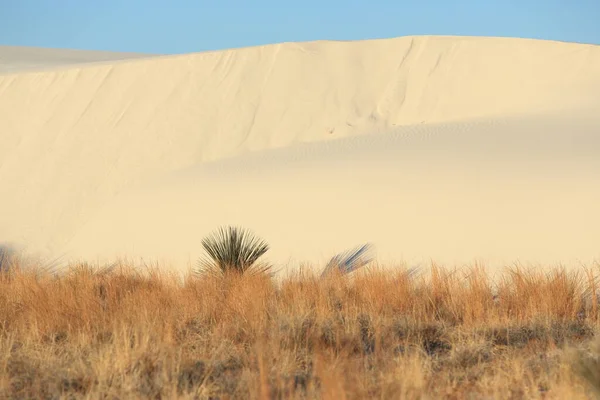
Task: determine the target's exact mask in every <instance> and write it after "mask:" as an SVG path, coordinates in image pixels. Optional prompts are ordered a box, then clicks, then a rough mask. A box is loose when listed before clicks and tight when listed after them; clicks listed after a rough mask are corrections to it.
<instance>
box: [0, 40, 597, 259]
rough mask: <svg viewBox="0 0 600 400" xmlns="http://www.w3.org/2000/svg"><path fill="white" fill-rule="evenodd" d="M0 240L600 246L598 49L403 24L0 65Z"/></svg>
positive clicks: (436, 250)
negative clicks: (410, 28)
mask: <svg viewBox="0 0 600 400" xmlns="http://www.w3.org/2000/svg"><path fill="white" fill-rule="evenodd" d="M0 110H1V112H2V114H3V115H2V118H0V139H2V143H3V146H2V147H1V148H0V187H2V191H3V193H5V194H6V195H3V196H2V197H1V199H0V207H1V208H0V209H1V210H2V213H1V214H0V237H3V238H6V240H7V241H11V242H14V243H18V244H26V245H27V246H28V248H30V249H32V250H39V251H43V252H48V253H52V254H63V253H64V254H66V256H67V257H70V256H77V255H83V256H86V257H94V256H102V257H111V256H113V255H115V254H119V253H125V254H127V255H128V256H131V257H139V256H145V257H161V258H164V259H167V260H171V261H173V262H174V263H176V264H181V263H182V262H184V261H185V260H187V259H194V257H196V255H197V254H198V252H199V242H200V239H201V237H202V236H203V235H204V234H205V233H206V232H208V231H210V230H212V229H213V228H215V226H216V225H219V224H222V223H236V224H244V225H245V226H247V227H248V228H252V229H254V230H256V231H257V233H260V234H261V235H262V236H263V237H265V238H267V239H268V240H269V241H270V242H271V243H272V246H273V250H272V257H274V258H275V259H277V260H280V261H285V259H287V257H294V258H296V259H311V260H317V259H319V260H320V259H322V258H324V257H327V256H329V255H330V252H331V251H337V250H343V249H344V248H345V247H349V246H352V245H354V244H357V243H356V242H361V241H373V242H375V244H376V245H377V246H378V248H379V249H380V255H381V256H382V257H388V258H396V259H398V258H406V259H416V258H423V257H428V256H431V257H434V258H436V259H438V260H440V261H461V260H465V259H467V258H468V259H473V258H475V257H481V258H484V259H486V260H513V259H516V258H521V259H523V258H525V259H530V260H533V261H539V262H548V261H550V262H552V261H557V260H572V259H585V260H589V259H591V258H593V257H596V256H599V255H600V248H599V247H598V245H596V244H595V243H598V242H600V211H598V210H599V208H598V207H597V206H596V205H597V204H599V200H600V185H599V183H600V168H598V167H599V165H598V161H596V159H597V157H595V155H596V154H600V139H598V136H599V135H598V132H600V48H599V47H597V46H591V45H579V44H569V43H558V42H545V41H536V40H523V39H501V38H466V37H406V38H398V39H389V40H376V41H361V42H311V43H286V44H279V45H271V46H263V47H254V48H247V49H238V50H230V51H221V52H209V53H198V54H189V55H179V56H163V57H156V58H147V59H129V60H120V61H115V62H103V63H101V64H98V65H96V64H94V65H91V64H90V65H69V66H64V67H61V68H58V69H53V70H49V71H35V72H28V71H16V72H12V73H5V74H4V75H0Z"/></svg>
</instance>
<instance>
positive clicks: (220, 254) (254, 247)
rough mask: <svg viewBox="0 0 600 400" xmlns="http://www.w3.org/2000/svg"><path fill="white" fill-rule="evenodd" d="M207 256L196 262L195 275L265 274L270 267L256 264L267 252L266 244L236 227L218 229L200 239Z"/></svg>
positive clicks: (261, 263) (264, 264)
mask: <svg viewBox="0 0 600 400" xmlns="http://www.w3.org/2000/svg"><path fill="white" fill-rule="evenodd" d="M202 247H204V250H205V251H206V253H207V256H205V257H203V258H201V259H200V260H199V262H198V270H197V273H199V274H216V275H225V274H227V273H237V274H247V273H252V274H255V273H268V272H270V271H271V269H272V265H270V264H268V263H265V262H259V261H258V259H259V258H260V257H262V256H263V255H264V254H265V253H266V252H267V251H268V250H269V245H268V244H267V242H266V241H264V240H262V239H260V238H258V237H256V236H255V235H254V234H253V233H252V232H250V231H248V230H246V229H242V228H239V227H234V226H228V227H221V228H219V229H217V230H216V231H215V232H213V233H212V234H210V235H209V236H207V237H206V238H204V239H203V240H202Z"/></svg>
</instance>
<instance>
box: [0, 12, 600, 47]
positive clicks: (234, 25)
mask: <svg viewBox="0 0 600 400" xmlns="http://www.w3.org/2000/svg"><path fill="white" fill-rule="evenodd" d="M599 21H600V0H545V1H542V0H421V1H417V0H414V1H401V0H388V1H377V0H371V1H366V0H365V1H355V0H344V1H342V0H329V1H327V0H320V1H319V0H301V1H287V2H286V1H285V0H278V1H274V0H252V1H251V0H245V1H241V0H237V1H234V0H212V1H204V0H196V1H192V0H172V1H168V0H164V1H158V0H98V1H96V0H0V45H16V46H41V47H57V48H74V49H88V50H111V51H131V52H144V53H160V54H172V53H185V52H195V51H204V50H216V49H225V48H233V47H244V46H253V45H260V44H267V43H279V42H286V41H308V40H318V39H331V40H357V39H371V38H385V37H395V36H405V35H423V34H436V35H474V36H510V37H527V38H538V39H551V40H562V41H569V42H582V43H593V44H600V22H599Z"/></svg>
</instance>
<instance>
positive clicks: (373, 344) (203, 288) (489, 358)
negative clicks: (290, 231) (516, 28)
mask: <svg viewBox="0 0 600 400" xmlns="http://www.w3.org/2000/svg"><path fill="white" fill-rule="evenodd" d="M595 298H596V279H595V276H594V274H593V273H592V270H583V273H580V274H568V273H566V272H565V271H564V270H561V269H554V270H552V271H551V272H549V273H543V272H542V271H541V270H537V271H527V270H518V269H513V270H511V271H509V272H507V274H505V278H504V279H503V280H501V281H500V283H499V284H498V285H497V287H496V286H492V284H491V281H490V279H489V278H488V277H487V275H486V273H485V270H484V269H482V268H478V267H474V268H471V269H470V270H468V271H466V272H460V271H458V272H456V271H455V272H452V271H447V270H444V269H442V268H437V267H435V266H434V267H433V268H432V270H431V273H430V274H427V277H426V278H409V277H407V275H406V274H405V273H403V271H397V272H394V273H389V272H387V273H384V272H382V271H376V270H375V271H373V270H371V271H361V273H359V274H357V275H355V276H352V277H340V276H331V277H328V278H327V279H320V278H318V277H316V276H314V275H311V274H308V273H305V274H298V275H297V276H293V277H289V278H285V279H284V280H283V281H281V282H275V281H273V280H272V279H270V278H268V277H265V276H261V275H257V276H247V277H240V276H234V275H230V276H226V277H225V278H224V279H222V278H218V277H206V278H190V279H188V280H186V281H185V282H184V283H181V282H180V281H179V280H178V279H177V278H175V277H169V276H165V275H160V274H158V273H152V272H149V273H143V274H142V273H135V272H133V271H132V270H130V269H127V268H117V269H116V270H114V271H112V272H110V273H95V272H94V271H93V270H91V269H90V268H87V267H79V268H76V269H74V270H73V271H72V272H71V273H69V274H67V275H65V276H61V277H55V276H51V275H49V274H44V273H41V274H40V273H37V274H36V273H34V272H32V271H29V270H24V269H19V268H13V269H11V270H10V271H8V272H6V271H5V272H3V273H2V274H0V370H1V374H0V398H88V399H96V398H102V399H123V398H153V399H159V398H189V399H192V398H198V399H205V398H206V399H208V398H222V399H226V398H244V399H246V398H249V399H254V398H260V399H271V398H310V399H312V398H323V399H366V398H380V399H413V398H415V399H416V398H424V399H427V398H430V399H434V398H449V399H469V398H490V399H510V398H556V399H567V398H568V399H578V398H590V397H589V396H592V395H593V394H594V392H593V386H594V384H596V385H597V384H598V382H600V374H599V371H598V366H599V364H598V361H597V355H598V352H597V351H596V350H595V348H596V347H595V342H594V333H595V331H596V329H597V325H598V310H597V303H596V301H595ZM588 383H592V385H588Z"/></svg>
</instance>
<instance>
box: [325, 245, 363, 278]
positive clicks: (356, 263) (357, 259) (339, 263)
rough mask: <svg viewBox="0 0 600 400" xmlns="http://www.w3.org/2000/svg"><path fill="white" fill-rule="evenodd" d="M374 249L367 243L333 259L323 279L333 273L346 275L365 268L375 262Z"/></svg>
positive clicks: (328, 264) (327, 266) (326, 267)
mask: <svg viewBox="0 0 600 400" xmlns="http://www.w3.org/2000/svg"><path fill="white" fill-rule="evenodd" d="M372 249H373V246H372V245H371V244H369V243H366V244H363V245H362V246H358V247H355V248H352V249H350V250H347V251H345V252H343V253H340V254H338V255H336V256H334V257H332V258H331V260H329V262H328V263H327V265H326V266H325V269H324V270H323V272H322V273H321V278H324V277H325V276H327V275H329V274H331V273H332V272H333V271H339V272H340V273H341V274H342V275H346V274H349V273H351V272H352V271H355V270H357V269H359V268H360V267H363V266H365V265H366V264H368V263H369V262H371V261H372V260H373V255H372V251H371V250H372Z"/></svg>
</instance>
